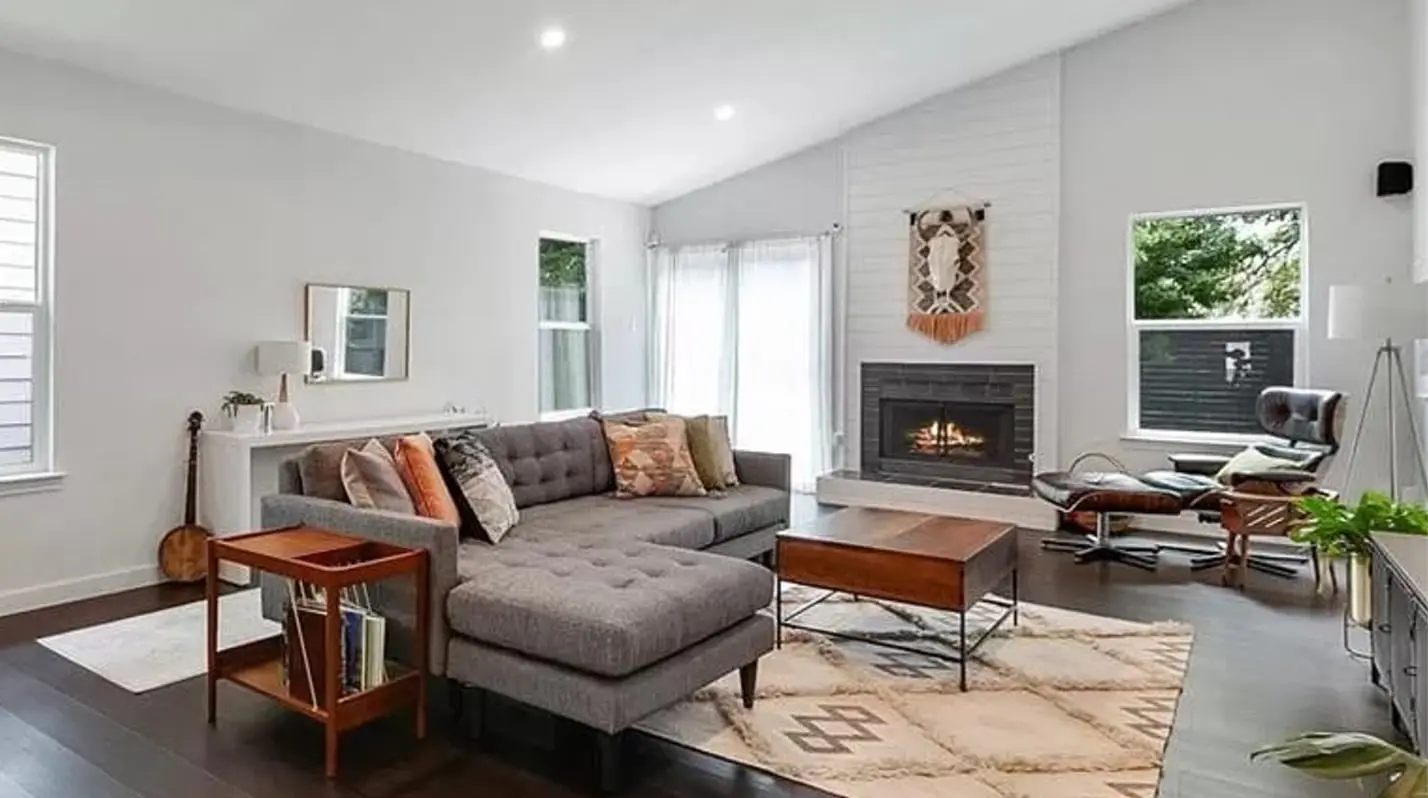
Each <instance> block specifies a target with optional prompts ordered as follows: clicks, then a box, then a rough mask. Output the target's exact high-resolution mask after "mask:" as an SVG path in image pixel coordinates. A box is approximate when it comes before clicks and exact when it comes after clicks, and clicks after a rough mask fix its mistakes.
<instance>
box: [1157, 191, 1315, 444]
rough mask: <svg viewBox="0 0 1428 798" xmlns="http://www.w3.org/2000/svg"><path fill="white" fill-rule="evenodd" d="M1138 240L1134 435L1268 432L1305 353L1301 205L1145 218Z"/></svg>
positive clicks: (1296, 377)
mask: <svg viewBox="0 0 1428 798" xmlns="http://www.w3.org/2000/svg"><path fill="white" fill-rule="evenodd" d="M1131 243H1132V253H1133V264H1132V268H1133V272H1134V279H1133V281H1132V286H1131V294H1132V296H1131V304H1132V307H1133V313H1132V315H1131V335H1130V340H1131V346H1130V349H1131V364H1132V368H1131V370H1130V373H1131V375H1132V377H1131V391H1130V405H1131V413H1130V426H1131V432H1132V435H1140V434H1145V435H1152V436H1153V435H1155V434H1156V433H1165V432H1171V433H1182V434H1187V433H1188V434H1189V435H1188V437H1194V436H1195V435H1200V436H1203V437H1211V438H1213V437H1215V436H1235V435H1256V434H1262V430H1261V429H1260V426H1259V423H1258V421H1257V420H1256V418H1255V402H1256V400H1257V399H1258V397H1259V393H1260V391H1262V390H1263V389H1265V388H1267V387H1270V386H1273V385H1294V384H1296V383H1297V380H1298V377H1299V373H1298V372H1299V368H1298V364H1299V363H1300V362H1301V361H1302V356H1303V347H1304V339H1305V337H1306V336H1305V334H1304V332H1305V329H1304V303H1303V295H1304V284H1305V282H1304V280H1305V275H1304V271H1305V270H1304V214H1303V208H1301V207H1298V206H1275V207H1264V208H1251V209H1243V210H1230V211H1212V212H1203V213H1192V214H1171V215H1155V216H1143V217H1138V218H1136V219H1134V220H1133V221H1132V223H1131Z"/></svg>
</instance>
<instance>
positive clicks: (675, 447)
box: [604, 416, 708, 499]
mask: <svg viewBox="0 0 1428 798" xmlns="http://www.w3.org/2000/svg"><path fill="white" fill-rule="evenodd" d="M604 427H605V441H606V442H607V443H608V444H609V447H610V463H611V465H613V466H614V469H615V496H616V497H617V498H621V499H631V498H635V497H637V496H705V495H707V494H708V492H707V491H706V490H704V484H703V483H702V482H700V481H699V473H698V472H697V471H696V470H695V468H694V458H693V457H691V456H690V454H689V439H688V437H687V436H686V433H685V427H684V419H682V418H677V417H674V416H671V417H669V418H666V419H664V420H661V421H650V422H648V423H645V424H640V425H638V426H635V425H630V424H618V423H616V422H613V421H606V422H604Z"/></svg>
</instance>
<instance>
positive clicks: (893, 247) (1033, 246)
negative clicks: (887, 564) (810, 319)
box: [844, 56, 1061, 468]
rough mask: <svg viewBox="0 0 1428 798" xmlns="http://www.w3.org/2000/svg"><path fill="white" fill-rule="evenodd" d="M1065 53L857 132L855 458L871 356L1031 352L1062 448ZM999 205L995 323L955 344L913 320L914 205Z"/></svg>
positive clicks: (1040, 418)
mask: <svg viewBox="0 0 1428 798" xmlns="http://www.w3.org/2000/svg"><path fill="white" fill-rule="evenodd" d="M1060 98H1061V64H1060V58H1059V57H1056V56H1052V57H1048V58H1043V59H1040V60H1038V61H1035V62H1032V63H1030V64H1027V65H1025V66H1022V67H1019V68H1017V69H1014V70H1011V71H1009V72H1004V73H1002V74H1000V75H997V76H995V77H993V78H990V79H988V80H985V81H982V82H981V83H978V84H975V85H973V86H969V87H967V88H965V89H962V90H960V91H955V92H952V93H949V94H944V95H941V96H939V97H937V98H934V99H932V100H930V101H928V102H926V103H923V104H921V105H918V106H914V107H912V108H909V109H907V110H905V111H902V112H899V113H897V114H894V115H892V116H889V117H886V118H884V119H881V120H879V121H877V122H874V123H872V124H870V125H868V126H866V127H863V128H859V129H858V130H855V131H853V132H852V133H851V134H850V135H849V136H848V137H847V138H846V139H845V147H846V156H845V163H846V166H845V169H846V172H845V175H846V177H845V179H846V183H847V186H846V191H847V213H848V223H847V233H846V248H847V250H846V251H847V260H846V263H847V266H846V268H847V270H848V279H847V286H848V291H847V308H848V310H847V317H846V324H847V328H846V335H847V367H846V369H845V379H846V380H847V383H848V384H847V396H848V408H847V414H846V417H845V421H844V424H845V427H844V428H845V429H846V431H847V439H848V442H847V461H846V462H847V464H848V467H850V468H856V467H857V465H858V443H857V441H858V435H859V427H858V421H857V419H858V415H859V412H860V407H859V402H858V398H859V397H858V391H859V375H858V372H859V369H858V365H859V364H860V363H862V362H865V361H913V362H927V363H1032V364H1035V365H1036V367H1037V395H1036V404H1037V419H1036V448H1037V463H1038V465H1039V466H1040V467H1051V466H1052V465H1054V464H1055V463H1056V462H1057V458H1056V440H1057V437H1056V395H1057V394H1056V391H1057V375H1056V360H1057V358H1056V338H1057V335H1056V325H1057V320H1056V306H1057V283H1056V258H1057V251H1056V248H1057V211H1058V203H1059V202H1060V174H1061V137H1060V113H1061V111H1060ZM929 200H935V201H934V202H933V203H932V204H934V205H941V204H958V203H965V202H969V201H974V200H975V201H983V202H990V203H991V204H992V207H991V208H990V209H989V210H988V213H987V222H986V224H987V226H986V243H987V280H988V285H989V286H990V290H989V292H988V295H987V303H988V304H987V326H986V328H985V329H984V330H983V331H982V332H979V333H975V334H973V335H972V336H970V337H968V338H966V339H964V340H963V341H961V342H959V343H957V344H956V345H954V346H946V345H943V344H939V343H937V342H935V341H932V340H930V339H927V338H924V337H923V336H921V335H918V334H917V333H914V332H911V331H909V330H908V329H907V328H906V317H907V264H908V215H907V210H908V209H909V208H913V207H918V206H920V205H921V204H922V203H924V202H926V201H929Z"/></svg>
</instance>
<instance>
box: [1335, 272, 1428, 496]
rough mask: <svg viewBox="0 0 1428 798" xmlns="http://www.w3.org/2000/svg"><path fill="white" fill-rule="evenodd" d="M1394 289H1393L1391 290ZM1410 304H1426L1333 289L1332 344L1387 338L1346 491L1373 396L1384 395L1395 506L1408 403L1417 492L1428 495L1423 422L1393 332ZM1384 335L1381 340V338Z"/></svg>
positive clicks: (1367, 396)
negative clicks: (1400, 442) (1404, 306)
mask: <svg viewBox="0 0 1428 798" xmlns="http://www.w3.org/2000/svg"><path fill="white" fill-rule="evenodd" d="M1388 288H1389V289H1392V288H1393V286H1392V285H1390V286H1388ZM1407 299H1421V293H1420V292H1418V291H1407V292H1402V291H1398V292H1394V291H1391V290H1385V291H1383V292H1381V293H1380V292H1376V291H1370V290H1369V289H1365V288H1364V287H1362V286H1357V285H1335V286H1331V287H1330V288H1329V340H1331V341H1352V340H1361V339H1363V338H1368V337H1374V338H1382V340H1383V344H1382V345H1380V346H1379V348H1378V352H1377V353H1376V354H1375V355H1374V359H1373V368H1372V369H1370V371H1369V379H1368V386H1367V388H1365V390H1364V400H1363V409H1362V410H1361V411H1359V425H1358V427H1357V428H1356V429H1355V430H1354V440H1353V443H1352V444H1350V446H1349V462H1348V466H1347V468H1346V469H1345V471H1344V490H1345V491H1347V490H1348V488H1349V484H1350V480H1352V479H1353V475H1354V465H1355V464H1356V463H1357V461H1358V455H1359V443H1360V441H1361V440H1362V439H1363V435H1364V428H1365V427H1366V426H1367V424H1368V419H1369V408H1371V407H1373V400H1374V394H1375V393H1377V392H1380V391H1381V392H1382V393H1383V396H1384V400H1385V401H1384V405H1385V408H1386V409H1387V411H1388V412H1387V414H1386V415H1385V416H1384V419H1385V422H1384V423H1385V426H1386V432H1387V433H1388V493H1389V496H1391V497H1392V498H1393V500H1394V501H1398V498H1399V488H1400V485H1399V482H1398V424H1399V420H1400V419H1399V416H1398V408H1397V403H1398V401H1399V400H1400V399H1401V400H1402V402H1403V406H1402V410H1403V418H1402V420H1403V421H1404V422H1406V423H1407V425H1408V431H1409V437H1410V439H1411V440H1412V441H1413V464H1414V474H1413V476H1414V478H1415V479H1416V480H1417V483H1418V486H1419V487H1420V488H1422V489H1423V490H1424V492H1425V495H1428V470H1425V469H1424V467H1423V441H1422V440H1421V439H1420V438H1419V437H1418V422H1417V421H1416V420H1415V416H1416V414H1417V408H1416V407H1415V404H1416V403H1415V402H1414V401H1413V390H1412V383H1411V382H1410V381H1409V379H1408V373H1407V370H1406V369H1404V367H1403V348H1402V347H1401V346H1399V345H1398V344H1397V343H1395V342H1394V340H1393V338H1392V337H1391V334H1390V333H1389V332H1388V329H1389V328H1391V327H1392V321H1393V320H1394V319H1395V318H1397V316H1398V314H1397V313H1395V312H1394V311H1395V309H1396V307H1398V306H1399V305H1398V303H1399V302H1402V301H1405V300H1407ZM1380 332H1381V334H1377V333H1380Z"/></svg>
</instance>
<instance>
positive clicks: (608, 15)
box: [0, 0, 1183, 203]
mask: <svg viewBox="0 0 1428 798" xmlns="http://www.w3.org/2000/svg"><path fill="white" fill-rule="evenodd" d="M1182 1H1183V0H562V1H561V2H557V1H556V0H6V1H5V2H0V47H5V48H9V49H13V50H17V51H20V52H24V53H30V54H33V55H38V56H42V57H47V58H53V59H57V60H60V61H66V62H70V63H73V64H77V65H80V66H84V67H88V68H91V69H95V70H98V71H101V72H105V73H109V74H112V75H115V76H118V77H121V78H125V79H129V80H133V81H136V82H140V83H145V84H150V85H153V86H158V87H162V88H165V89H169V90H172V91H175V92H178V93H181V94H185V95H189V96H191V97H195V98H199V99H202V100H207V101H210V102H214V103H218V104H220V105H225V106H229V107H232V108H237V109H241V110H246V111H254V112H258V113H262V114H267V115H270V116H274V117H278V118H281V119H286V120H289V121H292V122H297V123H300V124H304V125H309V126H312V127H316V128H321V129H324V130H328V131H332V132H335V133H341V134H344V135H348V136H352V137H355V138H359V139H364V140H367V141H372V142H376V143H380V144H386V145H390V146H393V147H398V148H401V149H404V150H410V151H413V152H419V153H424V154H427V155H431V156H434V157H437V158H443V159H447V160H451V161H458V162H461V163H466V164H471V165H474V166H481V167H486V168H489V169H492V170H495V171H499V172H505V173H508V174H513V175H517V176H520V177H525V178H530V179H533V180H538V181H541V182H544V183H550V184H553V185H557V186H561V187H564V188H569V189H573V190H577V191H584V192H589V193H593V194H600V195H604V196H608V197H615V198H620V199H625V200H631V201H635V202H641V203H653V202H657V201H660V200H664V199H668V198H670V197H673V196H677V195H679V194H682V193H685V192H687V191H690V190H693V189H695V188H699V187H701V186H703V185H706V184H708V183H711V182H714V181H716V180H719V179H722V178H724V177H728V176H730V175H733V174H735V173H738V172H741V171H743V170H745V169H748V168H750V167H753V166H756V165H759V164H761V163H764V162H767V161H770V160H773V159H775V158H778V157H780V156H782V155H785V154H788V153H791V152H794V151H796V150H799V149H802V148H804V147H806V146H808V145H810V144H814V143H817V142H819V141H822V140H825V139H829V138H832V137H834V136H836V135H837V134H839V133H841V132H842V131H844V130H846V129H848V128H849V127H852V126H854V125H857V124H860V123H862V122H866V121H869V120H871V119H874V118H876V117H878V116H881V115H883V114H886V113H888V112H890V111H894V110H897V109H899V108H902V107H905V106H907V105H910V104H912V103H915V102H917V101H919V100H922V99H924V98H927V97H930V96H932V95H935V94H938V93H940V92H943V91H946V90H948V89H951V88H955V87H957V86H959V85H963V84H965V83H968V82H970V81H972V80H976V79H978V78H980V77H984V76H986V75H989V74H992V73H994V72H996V71H999V70H1001V69H1003V68H1006V67H1008V66H1011V65H1013V64H1016V63H1018V62H1021V61H1025V60H1028V59H1030V58H1034V57H1036V56H1039V55H1043V54H1045V53H1048V52H1052V51H1054V50H1057V49H1060V48H1063V47H1065V46H1067V45H1070V44H1073V43H1076V42H1078V41H1082V40H1084V39H1087V38H1090V37H1091V36H1094V35H1096V34H1098V33H1101V32H1104V31H1106V30H1110V29H1112V28H1115V27H1119V26H1121V25H1124V24H1127V23H1129V22H1132V21H1134V20H1137V19H1140V18H1143V17H1146V16H1149V15H1151V14H1154V13H1156V12H1158V11H1161V10H1163V9H1165V8H1168V7H1170V6H1173V5H1177V4H1179V3H1180V2H1182ZM551 25H559V26H560V27H563V28H564V29H565V30H566V31H567V32H568V42H567V44H566V46H565V47H564V48H563V49H561V50H559V51H555V52H546V51H544V50H542V49H541V48H540V47H539V46H538V44H537V37H538V35H539V33H540V31H541V30H542V29H544V28H545V27H547V26H551ZM725 103H727V104H730V105H732V106H734V108H735V109H737V115H736V116H735V117H734V118H733V119H732V120H730V121H727V122H717V121H715V120H714V113H713V112H714V108H715V107H716V106H719V105H722V104H725Z"/></svg>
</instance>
